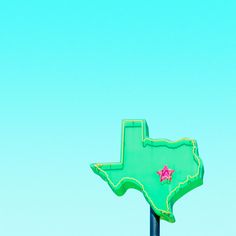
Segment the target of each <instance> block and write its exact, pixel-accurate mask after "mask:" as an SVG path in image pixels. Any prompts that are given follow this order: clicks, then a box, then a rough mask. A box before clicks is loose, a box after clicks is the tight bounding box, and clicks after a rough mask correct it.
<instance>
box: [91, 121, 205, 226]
mask: <svg viewBox="0 0 236 236" xmlns="http://www.w3.org/2000/svg"><path fill="white" fill-rule="evenodd" d="M91 168H92V170H93V171H94V172H95V173H96V174H98V175H99V176H100V177H101V178H102V179H104V180H105V181H106V182H107V183H108V184H109V186H110V187H111V189H112V190H113V191H114V193H115V194H117V195H118V196H121V195H123V194H124V193H125V192H126V190H128V189H129V188H134V189H137V190H139V191H141V192H142V193H143V195H144V197H145V199H146V200H147V202H148V203H149V204H150V206H151V207H152V209H153V210H154V212H155V213H156V214H157V215H159V216H160V218H161V219H164V220H166V221H169V222H175V218H174V215H173V204H174V203H175V202H176V200H178V199H179V198H180V197H181V196H183V195H184V194H185V193H187V192H189V191H190V190H192V189H194V188H196V187H198V186H200V185H201V184H202V183H203V174H204V170H203V164H202V161H201V159H200V157H199V155H198V148H197V143H196V141H195V140H193V139H188V138H184V139H181V140H178V141H175V142H172V141H169V140H166V139H151V138H149V136H148V126H147V123H146V121H145V120H123V122H122V142H121V159H120V162H117V163H114V162H111V163H96V164H91Z"/></svg>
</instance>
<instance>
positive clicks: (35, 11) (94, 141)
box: [0, 0, 236, 236]
mask: <svg viewBox="0 0 236 236" xmlns="http://www.w3.org/2000/svg"><path fill="white" fill-rule="evenodd" d="M235 12H236V2H235V1H234V0H224V1H223V0H221V1H218V0H214V1H213V0H209V1H203V0H198V1H189V0H188V1H187V0H170V1H159V0H155V1H153V0H152V1H133V0H131V1H123V0H120V1H103V0H101V1H95V0H94V1H89V0H88V1H78V0H77V1H70V0H68V1H53V0H52V1H45V0H41V1H1V3H0V190H1V191H0V235H3V236H16V235H17V236H65V235H66V236H93V235H94V236H95V235H96V236H97V235H98V236H106V235H108V236H111V235H113V236H118V235H124V236H130V235H136V236H144V235H146V236H148V235H149V207H148V205H147V203H146V202H145V200H144V198H143V196H142V194H140V193H139V192H137V191H135V190H130V191H128V192H127V193H126V194H125V196H124V197H122V198H119V197H117V196H115V195H114V193H113V192H112V191H111V190H110V189H109V187H108V186H107V185H106V184H105V182H103V181H102V180H101V179H100V178H99V177H98V176H95V175H94V174H93V173H92V171H91V170H90V169H89V164H90V163H92V162H103V161H104V162H105V161H118V160H119V158H120V154H119V151H120V131H121V130H120V122H121V119H123V118H136V119H137V118H145V119H146V120H147V122H148V124H149V129H150V136H151V137H152V138H168V139H172V140H175V139H178V138H181V137H193V138H196V139H197V141H198V145H199V151H200V155H201V157H202V159H203V161H204V164H205V185H204V186H203V187H201V188H198V189H196V190H194V191H192V192H191V193H189V194H187V195H185V196H184V197H183V198H182V199H180V200H179V201H178V202H177V203H176V204H175V207H174V213H175V216H176V223H175V224H170V223H166V222H162V225H161V227H162V235H163V236H164V235H175V236H189V235H191V236H199V235H214V236H220V235H236V229H235V214H236V204H235V199H236V190H235V181H236V173H235V169H236V167H235V166H236V157H235V149H234V147H235V142H236V138H235V133H236V126H235V120H236V111H235V106H236V30H235V29H236V16H235Z"/></svg>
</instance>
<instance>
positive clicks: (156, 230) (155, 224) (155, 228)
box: [150, 207, 160, 236]
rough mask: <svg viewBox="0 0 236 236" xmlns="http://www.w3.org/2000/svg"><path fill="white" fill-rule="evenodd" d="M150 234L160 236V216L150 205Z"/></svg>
mask: <svg viewBox="0 0 236 236" xmlns="http://www.w3.org/2000/svg"><path fill="white" fill-rule="evenodd" d="M150 236H160V217H159V216H157V215H156V214H155V212H154V211H153V210H152V208H151V207H150Z"/></svg>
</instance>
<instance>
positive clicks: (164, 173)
mask: <svg viewBox="0 0 236 236" xmlns="http://www.w3.org/2000/svg"><path fill="white" fill-rule="evenodd" d="M173 173H174V170H170V169H168V167H167V166H164V168H163V169H162V170H160V171H158V172H157V174H158V175H160V182H162V181H163V180H166V179H167V180H169V181H171V180H172V176H171V175H172V174H173Z"/></svg>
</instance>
